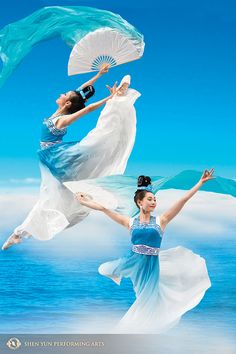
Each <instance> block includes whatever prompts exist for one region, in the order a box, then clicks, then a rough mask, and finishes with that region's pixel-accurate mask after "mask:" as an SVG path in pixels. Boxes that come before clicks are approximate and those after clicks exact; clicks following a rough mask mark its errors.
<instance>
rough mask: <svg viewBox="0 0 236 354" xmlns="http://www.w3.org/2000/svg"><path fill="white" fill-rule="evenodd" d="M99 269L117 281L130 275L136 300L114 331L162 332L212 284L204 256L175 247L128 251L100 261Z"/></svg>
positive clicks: (102, 273)
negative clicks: (155, 252) (150, 253)
mask: <svg viewBox="0 0 236 354" xmlns="http://www.w3.org/2000/svg"><path fill="white" fill-rule="evenodd" d="M99 273H100V274H101V275H104V276H107V277H109V278H111V279H112V280H114V281H115V282H116V283H117V284H120V281H121V279H122V278H123V277H125V278H130V279H131V281H132V283H133V287H134V290H135V293H136V300H135V302H134V303H133V305H132V306H131V307H130V308H129V310H128V311H127V312H126V314H125V315H124V316H123V318H122V319H121V320H120V322H119V324H118V325H117V327H116V328H114V329H112V332H113V333H114V332H115V333H163V332H166V331H167V330H169V329H170V328H172V327H173V326H175V325H176V324H177V323H178V322H179V320H180V318H181V316H182V315H183V314H184V313H186V312H187V311H189V310H191V309H192V308H194V307H195V306H196V305H197V304H199V302H200V301H201V300H202V298H203V296H204V294H205V292H206V290H207V289H208V288H209V287H210V286H211V282H210V279H209V276H208V272H207V267H206V264H205V260H204V259H203V258H202V257H200V256H199V255H197V254H195V253H193V252H192V251H191V250H189V249H187V248H184V247H180V246H178V247H175V248H171V249H168V250H163V251H160V254H159V256H148V255H140V254H137V253H133V252H130V254H129V255H128V256H126V257H123V258H120V259H117V260H114V261H111V262H106V263H103V264H102V265H101V266H100V267H99Z"/></svg>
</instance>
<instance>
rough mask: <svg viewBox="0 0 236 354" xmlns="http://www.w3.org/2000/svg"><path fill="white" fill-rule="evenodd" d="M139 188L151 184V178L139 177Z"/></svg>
mask: <svg viewBox="0 0 236 354" xmlns="http://www.w3.org/2000/svg"><path fill="white" fill-rule="evenodd" d="M137 184H138V187H146V186H148V185H149V184H151V178H150V177H149V176H143V175H141V176H139V177H138V183H137Z"/></svg>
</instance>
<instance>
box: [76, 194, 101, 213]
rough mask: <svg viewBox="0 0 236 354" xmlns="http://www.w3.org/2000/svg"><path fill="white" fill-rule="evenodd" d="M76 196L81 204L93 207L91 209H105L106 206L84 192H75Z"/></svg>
mask: <svg viewBox="0 0 236 354" xmlns="http://www.w3.org/2000/svg"><path fill="white" fill-rule="evenodd" d="M75 198H76V199H77V200H78V201H79V202H80V204H82V205H84V206H86V207H88V208H91V209H94V210H99V211H104V209H105V208H104V207H103V206H102V205H100V204H98V203H96V202H94V201H93V200H91V199H90V198H89V196H88V195H86V194H84V193H81V192H79V193H76V194H75Z"/></svg>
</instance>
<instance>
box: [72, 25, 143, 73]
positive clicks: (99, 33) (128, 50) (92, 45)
mask: <svg viewBox="0 0 236 354" xmlns="http://www.w3.org/2000/svg"><path fill="white" fill-rule="evenodd" d="M142 54H143V51H140V46H137V45H135V42H134V41H132V40H131V39H129V38H128V37H126V36H125V35H124V34H122V33H120V32H118V31H116V30H114V29H112V28H100V29H98V30H96V31H93V32H90V33H88V34H87V35H86V36H84V37H83V38H82V39H81V40H80V41H79V42H78V43H76V44H75V46H74V47H73V49H72V52H71V54H70V58H69V63H68V75H76V74H82V73H88V72H91V71H98V70H99V69H100V68H101V67H102V66H103V65H105V64H109V66H110V67H113V66H116V65H120V64H124V63H127V62H129V61H133V60H137V59H139V58H140V57H141V56H142Z"/></svg>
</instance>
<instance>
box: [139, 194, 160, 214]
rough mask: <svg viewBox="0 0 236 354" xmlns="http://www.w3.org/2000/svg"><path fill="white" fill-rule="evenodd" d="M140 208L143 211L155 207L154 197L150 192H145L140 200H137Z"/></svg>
mask: <svg viewBox="0 0 236 354" xmlns="http://www.w3.org/2000/svg"><path fill="white" fill-rule="evenodd" d="M138 205H139V207H140V209H142V210H143V211H145V212H152V211H153V210H154V209H155V208H156V205H157V203H156V197H155V195H154V194H153V193H152V192H147V193H146V194H145V197H144V198H143V199H142V200H138Z"/></svg>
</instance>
